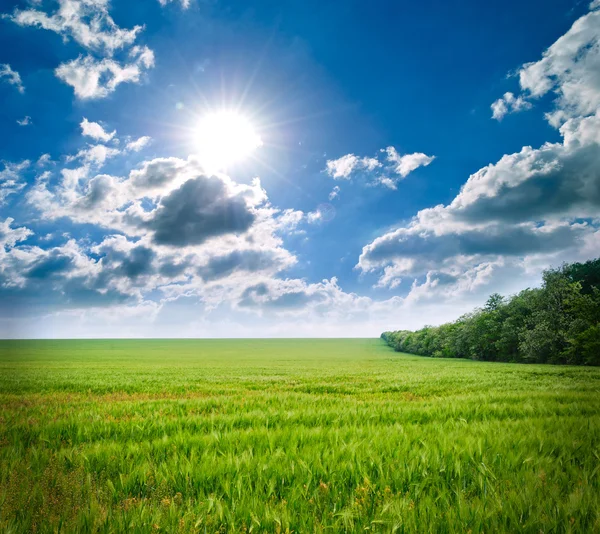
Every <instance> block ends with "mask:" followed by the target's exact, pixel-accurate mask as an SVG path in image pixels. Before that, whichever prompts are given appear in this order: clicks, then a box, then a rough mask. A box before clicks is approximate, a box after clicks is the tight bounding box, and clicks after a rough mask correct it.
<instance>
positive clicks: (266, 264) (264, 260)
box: [198, 250, 281, 281]
mask: <svg viewBox="0 0 600 534" xmlns="http://www.w3.org/2000/svg"><path fill="white" fill-rule="evenodd" d="M280 265H281V258H280V257H279V254H278V253H277V251H275V250H235V251H233V252H231V253H230V254H226V255H224V256H216V257H214V258H211V259H210V261H209V262H208V263H207V264H206V265H203V266H202V267H200V268H199V269H198V274H199V275H200V276H201V277H202V278H203V279H204V280H206V281H211V280H218V279H219V278H225V277H226V276H229V275H231V274H233V273H235V272H239V271H245V272H250V273H255V272H259V271H264V270H267V269H272V268H276V267H278V266H280Z"/></svg>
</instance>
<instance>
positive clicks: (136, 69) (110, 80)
mask: <svg viewBox="0 0 600 534" xmlns="http://www.w3.org/2000/svg"><path fill="white" fill-rule="evenodd" d="M108 7H109V0H59V2H58V9H57V10H56V11H55V12H54V13H52V14H50V13H46V12H45V11H41V10H38V9H25V10H19V9H16V10H15V11H14V12H13V14H12V15H10V16H9V17H8V18H9V19H11V20H12V21H13V22H15V23H16V24H18V25H20V26H32V27H37V28H41V29H45V30H49V31H53V32H55V33H57V34H59V35H61V36H62V37H63V39H64V40H65V41H68V40H69V39H72V40H73V41H75V42H76V43H78V44H79V45H80V46H82V47H83V48H84V49H85V50H87V51H90V52H93V55H92V54H88V55H85V56H83V55H79V57H77V58H76V59H73V60H71V61H67V62H65V63H62V64H61V65H59V66H58V67H57V68H56V69H55V71H54V72H55V75H56V76H57V77H58V78H59V79H60V80H62V81H63V82H64V83H66V84H68V85H70V86H71V87H73V89H74V91H75V95H76V96H77V97H78V98H81V99H98V98H104V97H106V96H108V95H109V94H111V93H112V92H113V91H115V89H116V88H117V87H118V86H119V85H120V84H122V83H138V82H139V81H140V79H141V76H142V74H143V73H144V72H145V71H146V70H148V69H150V68H151V67H153V66H154V53H153V52H152V50H150V49H149V48H148V47H147V46H140V45H134V43H135V41H136V39H137V37H138V34H139V33H140V32H141V31H142V29H143V27H142V26H139V25H138V26H134V27H133V28H131V29H123V28H120V27H119V26H118V25H117V24H116V23H115V22H114V20H113V19H112V17H111V16H110V14H109V12H108ZM117 51H121V52H122V53H121V56H123V57H122V58H119V59H115V57H114V56H115V53H116V52H117ZM99 55H100V56H101V57H98V56H99ZM17 76H18V74H17ZM19 83H20V82H19ZM84 135H85V134H84Z"/></svg>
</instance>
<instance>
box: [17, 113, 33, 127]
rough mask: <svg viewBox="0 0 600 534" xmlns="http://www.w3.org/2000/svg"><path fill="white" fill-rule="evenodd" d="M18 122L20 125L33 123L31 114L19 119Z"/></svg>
mask: <svg viewBox="0 0 600 534" xmlns="http://www.w3.org/2000/svg"><path fill="white" fill-rule="evenodd" d="M17 124H18V125H19V126H29V125H30V124H31V117H30V116H29V115H26V116H25V117H23V118H22V119H21V120H19V119H17Z"/></svg>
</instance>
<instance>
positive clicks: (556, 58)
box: [492, 2, 600, 127]
mask: <svg viewBox="0 0 600 534" xmlns="http://www.w3.org/2000/svg"><path fill="white" fill-rule="evenodd" d="M599 28H600V5H599V4H598V2H592V4H591V5H590V12H589V13H587V14H586V15H584V16H582V17H580V18H579V19H578V20H576V21H575V23H574V24H573V26H572V27H571V28H570V29H569V31H568V32H567V33H565V34H564V35H563V36H561V37H560V38H559V39H558V40H557V41H556V42H555V43H554V44H552V46H550V47H549V48H548V49H547V50H546V51H545V52H544V53H543V56H542V59H540V60H539V61H533V62H530V63H526V64H524V65H523V66H522V67H521V68H520V69H519V70H518V72H517V74H518V78H519V85H520V88H521V91H522V94H521V95H519V96H517V97H515V96H514V95H513V94H512V93H507V94H506V95H505V96H504V97H503V98H502V99H500V100H498V101H496V102H495V103H494V104H493V105H492V109H493V110H494V118H502V116H504V115H505V114H506V113H508V112H513V111H519V110H520V109H527V108H528V107H529V106H530V102H531V101H532V100H535V99H538V98H540V97H542V96H544V95H546V94H548V93H550V92H554V93H555V94H556V96H557V98H556V101H555V109H554V110H553V111H551V112H550V113H548V115H547V117H548V120H549V121H550V123H551V124H552V125H553V126H556V127H558V126H560V125H561V124H562V123H564V122H565V121H566V120H568V119H569V118H575V117H581V116H586V115H590V114H593V113H595V112H596V110H597V109H598V107H599V106H600V75H599V74H598V73H599V72H600V41H599V40H600V30H599ZM507 95H511V96H510V97H509V101H507V99H506V96H507ZM494 106H495V108H494ZM496 110H497V111H496Z"/></svg>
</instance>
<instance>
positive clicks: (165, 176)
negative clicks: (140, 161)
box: [129, 158, 183, 190]
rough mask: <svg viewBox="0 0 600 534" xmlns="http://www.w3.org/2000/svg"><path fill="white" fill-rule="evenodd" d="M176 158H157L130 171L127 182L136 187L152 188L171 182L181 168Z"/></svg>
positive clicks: (179, 161) (180, 163)
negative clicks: (138, 168)
mask: <svg viewBox="0 0 600 534" xmlns="http://www.w3.org/2000/svg"><path fill="white" fill-rule="evenodd" d="M182 163H183V162H182V161H181V160H179V159H177V158H158V159H154V160H152V161H150V162H147V163H145V164H144V165H143V167H142V168H141V169H140V170H135V171H132V172H131V173H130V178H129V183H130V184H131V185H132V186H133V187H135V188H137V189H142V190H143V189H154V188H159V187H162V186H164V185H165V184H168V183H169V182H172V181H173V180H174V179H175V177H176V176H177V174H178V172H179V171H180V170H181V169H182V168H183V165H182Z"/></svg>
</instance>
